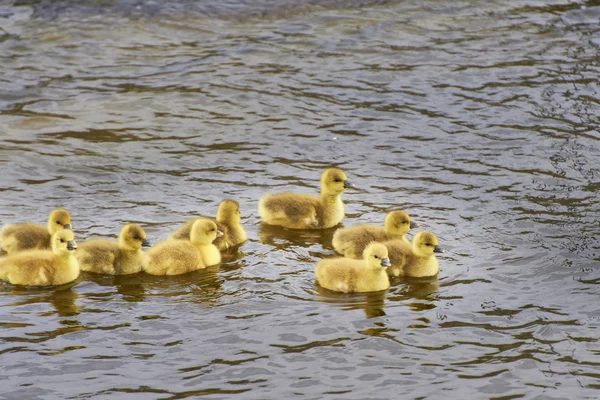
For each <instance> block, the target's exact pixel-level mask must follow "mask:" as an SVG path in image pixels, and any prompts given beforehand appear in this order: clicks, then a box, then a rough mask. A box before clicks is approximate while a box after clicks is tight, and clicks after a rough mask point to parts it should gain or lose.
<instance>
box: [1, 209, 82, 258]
mask: <svg viewBox="0 0 600 400" xmlns="http://www.w3.org/2000/svg"><path fill="white" fill-rule="evenodd" d="M60 229H71V215H69V212H68V211H67V210H63V209H62V208H58V209H55V210H52V211H51V212H50V215H49V216H48V225H47V226H42V225H36V224H31V223H29V222H24V223H20V224H12V225H6V226H4V228H2V230H1V231H0V247H2V251H3V252H5V253H7V254H14V253H17V252H19V251H25V250H33V249H38V250H50V248H51V243H50V237H51V236H52V234H53V233H54V232H56V231H58V230H60Z"/></svg>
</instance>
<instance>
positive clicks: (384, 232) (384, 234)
mask: <svg viewBox="0 0 600 400" xmlns="http://www.w3.org/2000/svg"><path fill="white" fill-rule="evenodd" d="M418 226H419V225H417V224H415V223H414V222H411V221H410V217H409V216H408V214H407V213H405V212H404V211H399V210H397V211H391V212H389V213H388V214H387V215H386V216H385V220H384V224H383V226H376V225H367V224H361V225H356V226H353V227H351V228H343V229H338V230H337V231H335V234H334V235H333V240H332V244H333V248H334V249H335V250H336V251H337V252H338V253H340V254H343V255H345V256H346V257H350V258H355V259H361V258H362V255H363V251H364V250H365V248H366V247H367V245H368V244H369V243H371V242H384V241H387V240H402V241H404V242H406V244H409V243H410V242H409V241H408V239H406V238H405V237H404V235H406V234H407V233H408V231H409V230H410V229H413V228H418Z"/></svg>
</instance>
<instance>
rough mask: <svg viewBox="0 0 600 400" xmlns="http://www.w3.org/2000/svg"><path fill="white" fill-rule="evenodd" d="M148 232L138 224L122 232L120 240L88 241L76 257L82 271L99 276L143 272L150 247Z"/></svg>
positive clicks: (125, 227) (129, 226)
mask: <svg viewBox="0 0 600 400" xmlns="http://www.w3.org/2000/svg"><path fill="white" fill-rule="evenodd" d="M149 246H150V242H149V241H148V240H147V239H146V232H144V230H143V229H142V228H141V227H140V226H139V225H136V224H127V225H124V226H123V228H121V232H120V233H119V240H102V239H95V240H88V241H86V242H83V243H79V249H78V250H77V251H76V252H75V257H76V258H77V261H79V266H80V268H81V270H82V271H88V272H94V273H96V274H108V275H127V274H135V273H137V272H140V271H141V270H142V264H143V260H144V252H143V251H142V247H149Z"/></svg>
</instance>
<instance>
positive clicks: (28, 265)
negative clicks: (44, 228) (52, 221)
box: [0, 229, 79, 286]
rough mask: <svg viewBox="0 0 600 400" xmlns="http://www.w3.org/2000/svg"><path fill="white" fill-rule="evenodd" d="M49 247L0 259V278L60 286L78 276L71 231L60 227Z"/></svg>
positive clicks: (39, 284)
mask: <svg viewBox="0 0 600 400" xmlns="http://www.w3.org/2000/svg"><path fill="white" fill-rule="evenodd" d="M50 244H51V248H52V250H27V251H23V252H20V253H16V254H11V255H7V256H6V257H4V258H0V279H2V280H4V281H7V282H10V283H12V284H13V285H26V286H50V285H62V284H65V283H69V282H72V281H74V280H75V279H77V277H78V276H79V263H78V262H77V259H76V258H75V256H74V254H73V250H75V249H76V248H77V244H76V243H75V238H74V236H73V232H72V231H70V230H67V229H63V230H60V231H57V232H55V233H54V234H53V235H52V238H51V240H50Z"/></svg>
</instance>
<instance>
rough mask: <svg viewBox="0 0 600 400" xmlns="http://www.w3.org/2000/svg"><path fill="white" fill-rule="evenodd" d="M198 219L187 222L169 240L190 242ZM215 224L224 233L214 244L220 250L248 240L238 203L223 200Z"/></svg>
mask: <svg viewBox="0 0 600 400" xmlns="http://www.w3.org/2000/svg"><path fill="white" fill-rule="evenodd" d="M198 219H199V218H193V219H190V220H188V221H186V222H185V223H184V224H183V225H181V226H180V227H179V228H178V229H177V230H176V231H175V232H173V233H172V234H171V235H170V236H169V238H170V239H180V240H189V239H190V231H191V229H192V225H193V224H194V222H196V221H197V220H198ZM206 219H208V218H206ZM215 222H216V223H217V228H218V229H219V231H221V232H223V236H221V237H218V238H217V239H216V240H215V241H214V243H213V244H214V245H215V246H217V248H218V249H219V250H221V251H222V250H227V249H229V248H231V247H235V246H238V245H240V244H242V243H244V242H245V241H246V240H247V239H248V236H246V231H245V230H244V227H243V226H242V224H241V216H240V204H239V203H238V202H237V201H235V200H223V201H222V202H221V203H220V204H219V208H218V209H217V218H216V220H215Z"/></svg>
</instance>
